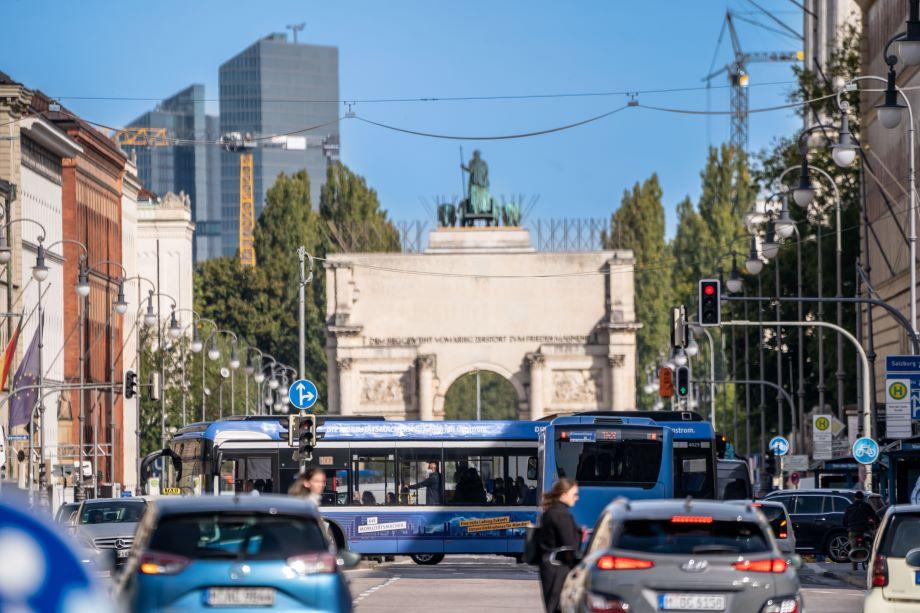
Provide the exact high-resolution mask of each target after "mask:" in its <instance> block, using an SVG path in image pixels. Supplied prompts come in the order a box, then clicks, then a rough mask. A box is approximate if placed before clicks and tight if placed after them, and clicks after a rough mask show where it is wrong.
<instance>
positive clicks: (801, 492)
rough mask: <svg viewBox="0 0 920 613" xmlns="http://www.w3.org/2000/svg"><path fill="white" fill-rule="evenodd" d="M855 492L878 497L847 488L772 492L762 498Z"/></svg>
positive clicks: (873, 493) (871, 493)
mask: <svg viewBox="0 0 920 613" xmlns="http://www.w3.org/2000/svg"><path fill="white" fill-rule="evenodd" d="M856 492H862V493H863V494H865V495H866V496H878V494H876V493H875V492H865V491H863V490H857V489H847V488H837V487H835V488H813V489H807V490H806V489H802V490H774V491H772V492H770V493H768V494H765V495H764V498H768V497H771V496H780V495H783V494H785V495H794V494H850V495H852V494H855V493H856Z"/></svg>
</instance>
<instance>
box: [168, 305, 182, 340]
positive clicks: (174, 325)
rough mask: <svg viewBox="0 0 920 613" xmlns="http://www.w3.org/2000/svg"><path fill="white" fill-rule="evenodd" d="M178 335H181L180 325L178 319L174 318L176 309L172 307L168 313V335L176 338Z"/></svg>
mask: <svg viewBox="0 0 920 613" xmlns="http://www.w3.org/2000/svg"><path fill="white" fill-rule="evenodd" d="M180 336H182V327H181V326H179V320H178V319H177V318H176V309H173V310H172V313H170V315H169V337H170V338H171V339H173V340H176V339H178V338H179V337H180Z"/></svg>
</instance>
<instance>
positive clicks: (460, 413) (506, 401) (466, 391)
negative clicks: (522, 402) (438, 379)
mask: <svg viewBox="0 0 920 613" xmlns="http://www.w3.org/2000/svg"><path fill="white" fill-rule="evenodd" d="M477 379H478V390H479V391H478V401H479V402H478V404H479V418H480V419H517V418H518V407H517V405H518V395H517V391H516V390H515V389H514V386H513V385H512V384H511V382H510V381H508V379H506V378H505V377H503V376H501V375H500V374H498V373H495V372H492V371H490V370H476V371H473V372H469V373H467V374H465V375H463V376H461V377H459V378H458V379H457V380H456V381H454V382H453V383H452V384H451V386H450V387H449V388H448V389H447V394H445V396H444V419H461V420H475V419H476V418H477V415H476V407H477Z"/></svg>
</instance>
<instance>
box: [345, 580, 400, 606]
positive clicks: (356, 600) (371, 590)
mask: <svg viewBox="0 0 920 613" xmlns="http://www.w3.org/2000/svg"><path fill="white" fill-rule="evenodd" d="M397 581H399V577H390V578H389V579H387V580H386V581H384V582H383V583H381V584H380V585H375V586H374V587H369V588H367V589H366V590H364V591H363V592H361V593H360V594H358V595H357V596H356V597H355V598H354V600H352V601H351V604H352V605H353V606H354V605H357V604H358V603H359V602H361V601H362V600H364V599H365V598H367V597H368V596H370V595H371V594H373V593H374V592H376V591H377V590H380V589H383V588H385V587H387V586H388V585H393V584H394V583H396V582H397Z"/></svg>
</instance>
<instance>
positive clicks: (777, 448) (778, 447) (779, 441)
mask: <svg viewBox="0 0 920 613" xmlns="http://www.w3.org/2000/svg"><path fill="white" fill-rule="evenodd" d="M768 448H769V449H770V451H772V452H773V453H774V455H778V456H784V455H786V454H787V453H789V441H788V440H786V438H785V437H783V436H774V437H773V438H771V439H770V444H769V446H768Z"/></svg>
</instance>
